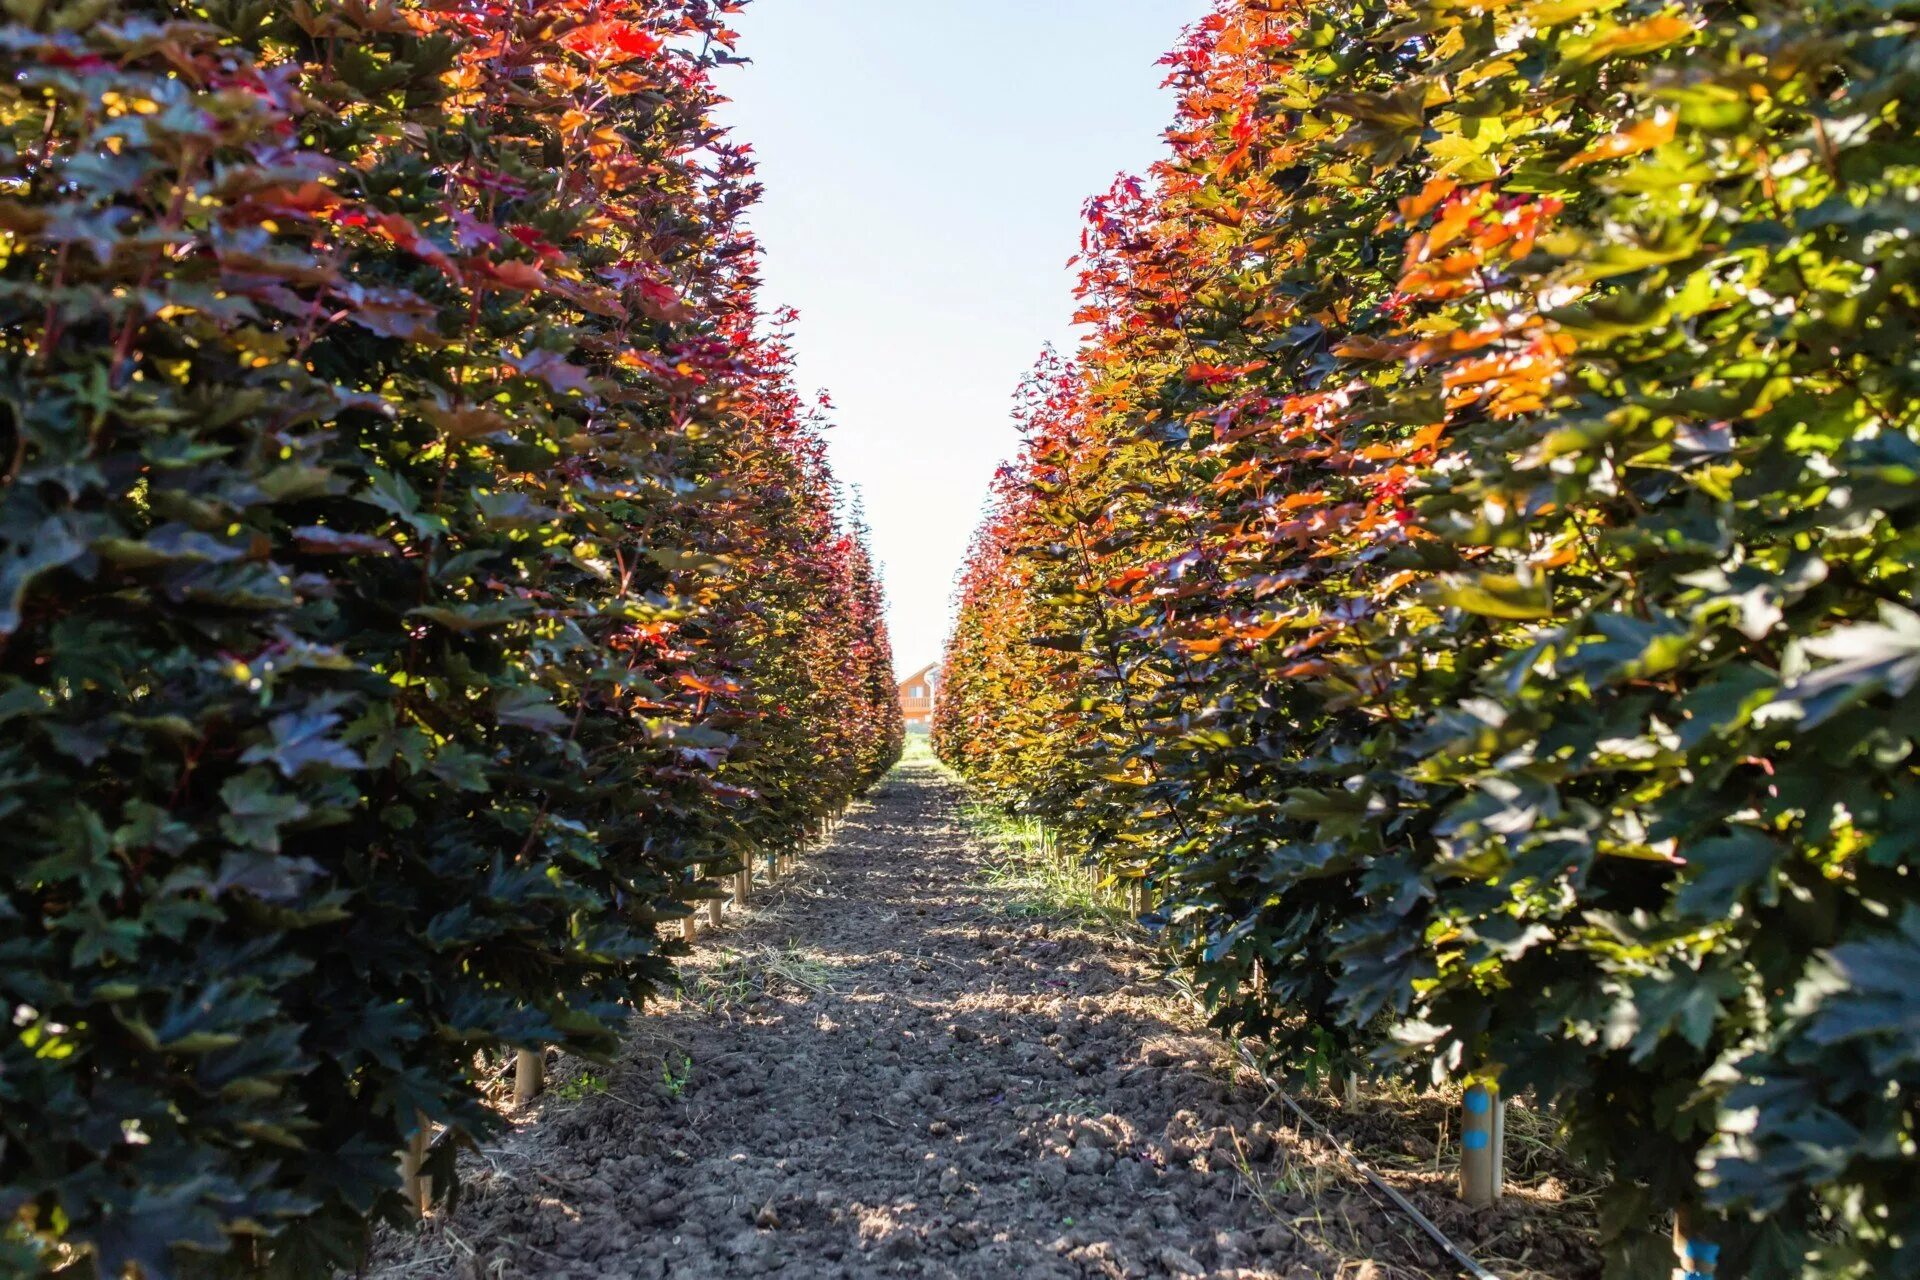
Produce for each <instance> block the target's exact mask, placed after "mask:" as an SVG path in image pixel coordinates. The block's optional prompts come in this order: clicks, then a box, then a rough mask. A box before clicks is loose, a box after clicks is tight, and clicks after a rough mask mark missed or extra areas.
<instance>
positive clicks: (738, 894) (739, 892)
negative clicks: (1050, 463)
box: [733, 866, 753, 911]
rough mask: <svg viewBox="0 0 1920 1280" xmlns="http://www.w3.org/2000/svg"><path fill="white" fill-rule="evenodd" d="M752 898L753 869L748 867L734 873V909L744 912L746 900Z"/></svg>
mask: <svg viewBox="0 0 1920 1280" xmlns="http://www.w3.org/2000/svg"><path fill="white" fill-rule="evenodd" d="M752 896H753V868H752V867H751V866H749V867H746V868H744V869H742V870H740V871H738V872H736V873H734V877H733V905H734V907H735V908H736V909H737V910H741V911H744V910H746V907H747V899H748V898H751V897H752Z"/></svg>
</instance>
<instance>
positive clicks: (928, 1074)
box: [371, 766, 1585, 1280]
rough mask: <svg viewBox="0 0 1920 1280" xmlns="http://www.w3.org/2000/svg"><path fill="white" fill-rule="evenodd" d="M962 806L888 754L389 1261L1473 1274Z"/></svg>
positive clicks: (602, 1277) (518, 1267)
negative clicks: (1001, 884) (861, 797)
mask: <svg viewBox="0 0 1920 1280" xmlns="http://www.w3.org/2000/svg"><path fill="white" fill-rule="evenodd" d="M963 800H964V795H963V793H962V789H961V788H960V786H959V785H958V784H957V783H955V782H953V781H951V780H950V779H949V778H948V777H947V776H946V775H945V774H943V773H942V772H940V771H939V770H937V769H936V768H933V767H930V766H917V767H916V766H905V767H903V768H901V769H899V770H896V771H895V772H894V774H893V775H892V776H891V777H889V778H888V779H887V781H886V782H885V783H883V784H882V785H881V786H880V787H879V788H877V789H876V790H875V791H874V792H873V793H872V794H871V795H870V796H869V797H868V799H867V801H866V802H864V803H863V804H861V805H859V806H856V808H855V809H854V810H853V811H852V812H851V813H850V814H849V815H848V821H847V822H846V823H845V825H844V826H843V827H842V829H841V831H840V834H839V836H838V838H837V839H836V841H835V842H834V843H833V844H831V845H830V846H828V847H827V848H826V849H825V850H823V851H821V852H818V853H816V854H815V855H814V856H813V858H812V860H811V861H810V863H809V864H808V865H807V866H806V867H804V868H802V870H801V871H800V872H799V873H798V874H797V875H795V876H793V877H791V878H789V879H788V880H786V881H785V882H783V883H782V884H781V885H779V886H778V887H776V888H775V889H774V890H772V891H770V892H769V891H763V892H762V894H761V896H760V898H759V900H758V901H757V902H756V903H755V905H754V909H753V910H752V911H750V912H749V913H748V914H747V916H746V918H745V920H744V921H736V920H732V919H730V920H729V927H728V928H726V929H724V930H722V931H720V932H718V933H716V934H708V935H705V937H704V938H703V941H702V944H701V945H700V947H699V948H698V949H697V951H696V953H695V955H694V956H693V957H692V958H690V959H689V960H688V961H687V962H686V965H685V969H686V973H687V977H688V984H689V985H688V996H687V997H686V998H684V999H681V1000H677V1001H670V1002H667V1003H665V1004H663V1005H661V1006H659V1007H657V1008H656V1009H654V1010H653V1011H651V1012H649V1013H648V1014H647V1015H646V1016H644V1017H641V1018H637V1019H636V1020H635V1023H634V1030H633V1034H632V1037H631V1039H630V1042H629V1044H628V1046H627V1048H626V1050H625V1051H624V1054H623V1056H622V1059H621V1061H620V1062H619V1063H618V1064H617V1066H616V1067H615V1068H614V1070H613V1071H612V1072H611V1074H610V1076H609V1077H608V1079H607V1082H606V1088H605V1091H604V1092H588V1093H586V1095H585V1096H584V1097H583V1098H581V1099H580V1100H578V1101H575V1102H567V1101H563V1100H562V1098H561V1096H560V1095H557V1094H553V1093H550V1094H549V1095H548V1098H547V1099H546V1101H544V1102H543V1103H542V1104H540V1106H539V1107H538V1108H536V1109H535V1110H534V1111H533V1113H532V1114H531V1115H530V1116H529V1117H527V1118H526V1119H525V1120H524V1121H523V1122H522V1123H521V1124H520V1125H519V1126H518V1128H517V1129H516V1130H515V1131H514V1132H513V1133H511V1134H509V1135H508V1136H507V1137H506V1138H505V1140H504V1141H502V1142H501V1143H500V1144H499V1145H498V1146H496V1147H492V1148H489V1149H488V1150H487V1152H486V1153H485V1158H484V1159H482V1160H474V1159H471V1158H469V1159H468V1160H467V1164H466V1168H465V1177H466V1178H467V1179H468V1182H467V1185H466V1187H465V1189H464V1192H463V1197H462V1200H461V1203H460V1207H459V1209H458V1211H457V1212H456V1213H454V1214H452V1215H447V1214H445V1213H441V1214H439V1215H437V1216H436V1217H435V1218H434V1219H432V1220H431V1221H430V1222H429V1223H428V1224H427V1225H426V1226H425V1227H424V1228H423V1229H422V1230H421V1231H420V1232H419V1233H418V1234H416V1235H408V1236H404V1237H403V1236H399V1235H397V1234H387V1235H385V1236H383V1239H382V1241H381V1243H380V1245H379V1247H378V1249H377V1250H376V1254H375V1259H374V1265H373V1267H372V1269H371V1274H372V1275H374V1276H378V1277H395V1278H397V1277H400V1276H411V1277H417V1276H446V1277H457V1278H461V1280H467V1278H473V1280H478V1278H481V1277H517V1276H539V1277H552V1278H553V1280H629V1278H632V1280H653V1278H656V1277H661V1278H664V1277H672V1278H673V1280H683V1278H684V1280H704V1278H707V1277H737V1276H759V1275H767V1276H780V1277H796V1278H801V1280H841V1278H846V1280H853V1278H856V1277H879V1276H923V1277H940V1278H949V1277H951V1278H958V1280H985V1278H987V1277H993V1278H995V1280H1000V1278H1009V1277H1019V1278H1020V1280H1054V1278H1058V1280H1070V1278H1071V1280H1079V1278H1082V1277H1115V1278H1123V1277H1124V1278H1127V1280H1133V1278H1145V1277H1161V1276H1202V1275H1204V1276H1208V1277H1213V1278H1214V1280H1226V1278H1229V1277H1231V1278H1233V1280H1255V1278H1258V1280H1310V1278H1311V1280H1318V1278H1320V1277H1332V1278H1338V1280H1401V1278H1406V1277H1427V1276H1451V1275H1453V1274H1455V1273H1454V1272H1453V1271H1452V1270H1451V1269H1450V1268H1448V1267H1445V1266H1442V1265H1441V1262H1440V1254H1439V1252H1438V1251H1437V1250H1435V1249H1433V1248H1432V1247H1431V1246H1430V1245H1428V1244H1427V1243H1426V1242H1425V1240H1424V1239H1423V1238H1419V1237H1416V1236H1411V1235H1410V1234H1409V1232H1410V1228H1408V1227H1407V1226H1406V1225H1405V1224H1403V1223H1401V1222H1400V1221H1399V1220H1397V1219H1394V1218H1391V1217H1388V1216H1387V1215H1385V1214H1383V1213H1382V1212H1381V1211H1380V1210H1379V1209H1378V1207H1377V1206H1376V1205H1375V1204H1374V1203H1373V1202H1372V1200H1371V1199H1369V1197H1368V1196H1367V1195H1366V1193H1365V1192H1364V1191H1362V1190H1360V1189H1359V1188H1358V1186H1357V1185H1356V1183H1355V1182H1354V1181H1353V1180H1352V1179H1351V1178H1350V1177H1348V1176H1346V1175H1345V1173H1344V1171H1342V1170H1339V1169H1337V1168H1336V1167H1334V1166H1333V1165H1332V1163H1331V1162H1330V1160H1329V1157H1328V1153H1327V1152H1326V1151H1325V1150H1324V1149H1321V1148H1319V1147H1318V1145H1317V1144H1316V1143H1315V1142H1314V1140H1313V1139H1312V1138H1311V1137H1310V1136H1309V1135H1301V1134H1298V1133H1296V1132H1295V1131H1294V1130H1293V1129H1291V1128H1289V1127H1288V1126H1286V1125H1285V1124H1284V1123H1283V1122H1282V1120H1281V1118H1280V1115H1279V1111H1280V1109H1279V1108H1278V1107H1277V1106H1274V1105H1270V1104H1269V1103H1268V1100H1267V1099H1266V1097H1265V1095H1264V1093H1263V1092H1262V1091H1260V1090H1259V1089H1257V1088H1256V1087H1252V1086H1251V1084H1250V1082H1248V1081H1246V1080H1245V1079H1241V1080H1236V1079H1235V1077H1234V1073H1233V1071H1232V1069H1231V1067H1230V1066H1229V1065H1228V1058H1227V1054H1226V1052H1225V1049H1224V1047H1223V1046H1222V1045H1221V1044H1220V1043H1219V1041H1218V1039H1217V1038H1216V1037H1214V1036H1213V1035H1211V1034H1210V1033H1208V1032H1207V1031H1206V1030H1205V1028H1204V1026H1203V1025H1202V1024H1201V1022H1200V1020H1199V1019H1198V1017H1197V1015H1195V1014H1194V1013H1193V1012H1192V1011H1191V1009H1190V1008H1189V1007H1188V1006H1187V1005H1186V1004H1184V1003H1183V1002H1182V1001H1181V1000H1180V999H1179V998H1178V996H1177V994H1176V993H1175V992H1174V991H1173V990H1172V989H1171V988H1169V987H1167V986H1165V985H1164V984H1162V983H1160V982H1159V981H1158V978H1159V969H1158V967H1157V965H1156V963H1155V960H1154V957H1153V955H1152V953H1151V952H1150V951H1149V950H1148V948H1147V947H1146V946H1145V945H1143V944H1142V943H1140V942H1137V941H1132V940H1127V939H1115V938H1114V937H1112V936H1110V935H1107V934H1102V933H1097V932H1092V931H1089V930H1087V929H1084V928H1080V927H1077V926H1075V925H1073V924H1071V923H1064V922H1052V923H1048V924H1036V923H1034V922H1033V921H1031V920H1027V919H1021V918H1017V917H1013V916H1010V915H1009V914H1007V912H1006V911H1005V906H1004V903H1003V902H1002V901H1001V895H1000V894H998V893H996V892H995V891H994V890H992V889H989V888H988V887H986V886H985V885H984V884H983V882H982V876H981V868H982V864H983V861H984V860H985V858H986V857H987V851H986V850H985V849H984V848H983V846H982V844H981V842H980V841H979V839H978V837H977V836H975V835H974V834H973V833H972V832H971V831H970V830H969V828H968V826H967V825H966V823H965V821H964V819H963V817H962V813H961V804H962V802H963ZM579 1070H580V1067H579V1064H568V1065H567V1066H565V1067H563V1068H562V1070H561V1071H560V1072H559V1073H558V1075H559V1079H558V1080H557V1081H556V1087H557V1088H558V1089H559V1091H560V1094H565V1093H567V1092H569V1091H568V1090H567V1087H566V1082H567V1080H568V1079H569V1076H570V1075H577V1074H578V1072H579ZM602 1074H605V1073H604V1072H603V1073H602ZM1247 1162H1251V1163H1250V1166H1249V1165H1248V1164H1247ZM1245 1167H1251V1168H1252V1169H1255V1170H1257V1171H1258V1175H1257V1176H1258V1177H1259V1180H1260V1181H1261V1182H1262V1183H1263V1184H1264V1186H1265V1193H1264V1196H1263V1198H1256V1197H1255V1196H1254V1195H1253V1194H1252V1192H1251V1189H1250V1185H1251V1184H1250V1183H1249V1181H1248V1179H1247V1178H1246V1177H1245V1176H1244V1174H1243V1172H1242V1170H1243V1168H1245ZM1288 1171H1291V1174H1292V1176H1287V1174H1288ZM1276 1184H1277V1185H1276ZM1422 1200H1423V1207H1425V1208H1427V1209H1428V1210H1429V1212H1433V1213H1438V1214H1441V1216H1442V1217H1443V1218H1444V1217H1447V1216H1452V1217H1454V1218H1455V1219H1456V1220H1457V1219H1458V1214H1457V1213H1456V1214H1452V1215H1447V1214H1445V1213H1443V1212H1442V1211H1443V1210H1445V1209H1446V1208H1447V1207H1448V1201H1447V1199H1446V1197H1445V1196H1444V1194H1441V1195H1435V1196H1433V1197H1431V1200H1430V1201H1429V1199H1428V1198H1427V1197H1423V1198H1422ZM1514 1212H1515V1211H1514V1210H1509V1211H1506V1216H1507V1217H1508V1218H1509V1219H1512V1217H1513V1214H1514ZM1518 1212H1520V1213H1521V1214H1522V1215H1523V1217H1522V1220H1521V1221H1520V1223H1519V1225H1520V1226H1521V1228H1522V1234H1523V1235H1526V1236H1529V1237H1532V1236H1534V1235H1535V1233H1534V1232H1533V1231H1532V1230H1530V1229H1528V1224H1527V1222H1526V1221H1525V1220H1524V1215H1525V1214H1527V1213H1528V1212H1529V1211H1528V1210H1526V1209H1525V1208H1524V1207H1522V1208H1520V1209H1519V1210H1518ZM1289 1224H1292V1225H1289ZM1297 1228H1299V1229H1297ZM1471 1234H1474V1235H1480V1234H1483V1232H1480V1231H1474V1232H1472V1233H1471ZM1333 1240H1338V1241H1340V1242H1341V1244H1340V1245H1337V1246H1336V1245H1334V1244H1331V1243H1330V1241H1333ZM1545 1243H1546V1244H1547V1246H1548V1247H1549V1251H1550V1252H1551V1251H1553V1248H1554V1246H1555V1245H1556V1244H1558V1245H1560V1246H1561V1247H1562V1248H1564V1247H1566V1244H1565V1242H1556V1241H1554V1240H1552V1239H1551V1238H1550V1237H1549V1238H1548V1239H1546V1240H1545ZM1539 1265H1540V1264H1539V1263H1538V1262H1536V1263H1535V1266H1536V1267H1537V1266H1539ZM1529 1274H1535V1275H1543V1274H1548V1275H1554V1276H1577V1275H1582V1274H1585V1266H1584V1265H1581V1264H1578V1263H1576V1262H1575V1261H1573V1259H1571V1258H1569V1259H1568V1260H1567V1266H1566V1267H1565V1269H1562V1268H1559V1267H1554V1268H1552V1269H1551V1270H1549V1271H1544V1272H1543V1271H1533V1272H1530V1273H1529Z"/></svg>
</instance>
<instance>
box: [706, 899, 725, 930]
mask: <svg viewBox="0 0 1920 1280" xmlns="http://www.w3.org/2000/svg"><path fill="white" fill-rule="evenodd" d="M724 905H725V903H724V902H723V901H722V900H721V899H719V898H708V899H707V927H708V928H710V929H718V928H719V927H720V920H721V908H722V907H723V906H724Z"/></svg>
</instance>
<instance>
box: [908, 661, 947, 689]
mask: <svg viewBox="0 0 1920 1280" xmlns="http://www.w3.org/2000/svg"><path fill="white" fill-rule="evenodd" d="M938 670H940V664H939V663H937V662H929V663H928V664H927V665H926V666H924V667H922V668H920V669H919V670H918V671H916V672H914V673H913V674H912V675H910V676H908V677H907V678H906V679H904V680H902V681H900V687H901V688H902V689H904V688H906V687H907V686H908V685H910V684H919V683H921V682H922V681H924V680H926V678H927V677H928V676H931V675H932V674H933V673H934V672H936V671H938Z"/></svg>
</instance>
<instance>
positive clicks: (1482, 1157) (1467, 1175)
mask: <svg viewBox="0 0 1920 1280" xmlns="http://www.w3.org/2000/svg"><path fill="white" fill-rule="evenodd" d="M1506 1105H1507V1104H1506V1102H1505V1100H1503V1099H1502V1098H1501V1097H1500V1087H1499V1086H1498V1085H1495V1084H1490V1083H1488V1082H1486V1081H1484V1080H1474V1081H1471V1082H1469V1083H1468V1085H1467V1094H1466V1098H1465V1107H1464V1111H1463V1113H1462V1119H1461V1124H1460V1198H1461V1199H1462V1200H1465V1201H1466V1202H1467V1203H1468V1204H1469V1205H1471V1206H1472V1207H1473V1208H1475V1209H1490V1208H1492V1207H1493V1206H1494V1205H1495V1204H1496V1203H1497V1202H1498V1201H1499V1199H1500V1197H1501V1195H1502V1193H1503V1192H1504V1191H1505V1190H1506V1167H1505V1165H1506V1161H1505V1156H1506V1152H1505V1150H1504V1147H1505V1145H1506V1136H1507V1132H1506V1130H1507V1125H1506Z"/></svg>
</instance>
